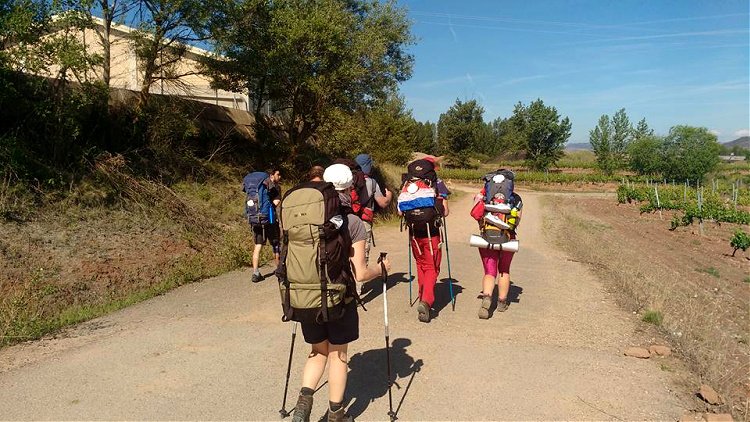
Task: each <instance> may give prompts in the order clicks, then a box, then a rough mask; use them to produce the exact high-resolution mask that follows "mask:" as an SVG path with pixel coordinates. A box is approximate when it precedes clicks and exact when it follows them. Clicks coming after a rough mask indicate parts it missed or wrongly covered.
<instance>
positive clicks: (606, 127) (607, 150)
mask: <svg viewBox="0 0 750 422" xmlns="http://www.w3.org/2000/svg"><path fill="white" fill-rule="evenodd" d="M611 132H612V121H611V120H610V119H609V116H607V115H606V114H604V115H602V117H600V118H599V123H598V124H597V125H596V127H595V128H594V129H592V130H591V131H590V132H589V143H590V144H591V148H592V149H593V150H594V154H595V155H596V165H597V167H599V170H601V171H602V172H603V173H604V174H612V173H614V170H615V163H614V160H613V159H612V133H611Z"/></svg>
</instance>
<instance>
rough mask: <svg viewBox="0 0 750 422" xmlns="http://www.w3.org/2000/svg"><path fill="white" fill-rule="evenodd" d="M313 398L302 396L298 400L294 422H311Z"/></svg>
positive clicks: (293, 414)
mask: <svg viewBox="0 0 750 422" xmlns="http://www.w3.org/2000/svg"><path fill="white" fill-rule="evenodd" d="M312 405H313V396H305V395H302V394H300V395H299V398H298V399H297V405H296V406H294V413H292V422H310V412H312Z"/></svg>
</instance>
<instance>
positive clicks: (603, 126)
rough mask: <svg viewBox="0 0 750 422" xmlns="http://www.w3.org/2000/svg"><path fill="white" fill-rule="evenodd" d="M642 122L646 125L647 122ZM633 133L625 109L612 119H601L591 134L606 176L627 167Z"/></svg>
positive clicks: (597, 159) (599, 165)
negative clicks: (628, 151) (628, 150)
mask: <svg viewBox="0 0 750 422" xmlns="http://www.w3.org/2000/svg"><path fill="white" fill-rule="evenodd" d="M641 122H642V123H644V124H645V120H641ZM639 125H640V123H639ZM633 133H634V130H633V127H632V126H631V125H630V119H628V115H627V114H626V113H625V109H624V108H621V109H620V110H618V111H617V112H616V113H615V114H614V116H613V117H612V119H610V118H609V116H608V115H606V114H605V115H603V116H602V117H600V118H599V123H598V124H597V126H596V127H595V128H594V129H592V130H591V131H590V132H589V142H590V143H591V147H592V148H593V150H594V154H596V162H597V166H598V167H599V169H600V170H601V171H602V172H603V173H604V174H612V173H614V172H615V171H617V170H619V169H621V168H624V167H625V166H626V165H627V162H626V159H627V149H628V145H629V144H630V143H631V142H632V140H633Z"/></svg>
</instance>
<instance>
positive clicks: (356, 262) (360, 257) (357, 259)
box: [350, 240, 391, 283]
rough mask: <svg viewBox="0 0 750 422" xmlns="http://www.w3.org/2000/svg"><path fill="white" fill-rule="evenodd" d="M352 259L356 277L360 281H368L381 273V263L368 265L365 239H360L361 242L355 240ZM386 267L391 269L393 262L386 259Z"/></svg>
mask: <svg viewBox="0 0 750 422" xmlns="http://www.w3.org/2000/svg"><path fill="white" fill-rule="evenodd" d="M350 260H351V262H352V268H354V278H355V279H356V280H357V281H359V282H360V283H364V282H366V281H370V280H372V279H373V278H375V277H377V276H379V275H380V265H379V264H375V265H371V266H369V267H368V266H367V264H366V263H365V241H364V240H360V241H359V242H355V243H354V244H353V245H352V255H351V257H350ZM384 262H385V269H386V271H387V270H390V269H391V264H390V262H388V260H387V259H386V260H385V261H384Z"/></svg>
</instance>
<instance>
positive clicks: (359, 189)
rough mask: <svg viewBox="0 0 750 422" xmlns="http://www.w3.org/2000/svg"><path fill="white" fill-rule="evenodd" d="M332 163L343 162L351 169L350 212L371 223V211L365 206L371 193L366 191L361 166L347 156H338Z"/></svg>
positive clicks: (370, 197) (368, 202) (370, 199)
mask: <svg viewBox="0 0 750 422" xmlns="http://www.w3.org/2000/svg"><path fill="white" fill-rule="evenodd" d="M333 164H343V165H345V166H347V167H349V170H351V171H352V176H353V180H352V195H351V196H352V212H353V213H354V214H355V215H356V216H357V217H359V218H361V219H362V221H366V222H368V223H372V220H373V217H374V215H373V212H372V210H371V209H369V208H367V206H368V205H369V204H370V202H371V201H372V199H373V198H372V195H370V193H369V192H368V191H367V182H366V181H365V178H366V177H367V176H365V174H364V173H363V172H362V167H360V166H359V164H357V162H356V161H354V160H352V159H349V158H339V159H337V160H336V161H334V162H333Z"/></svg>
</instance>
